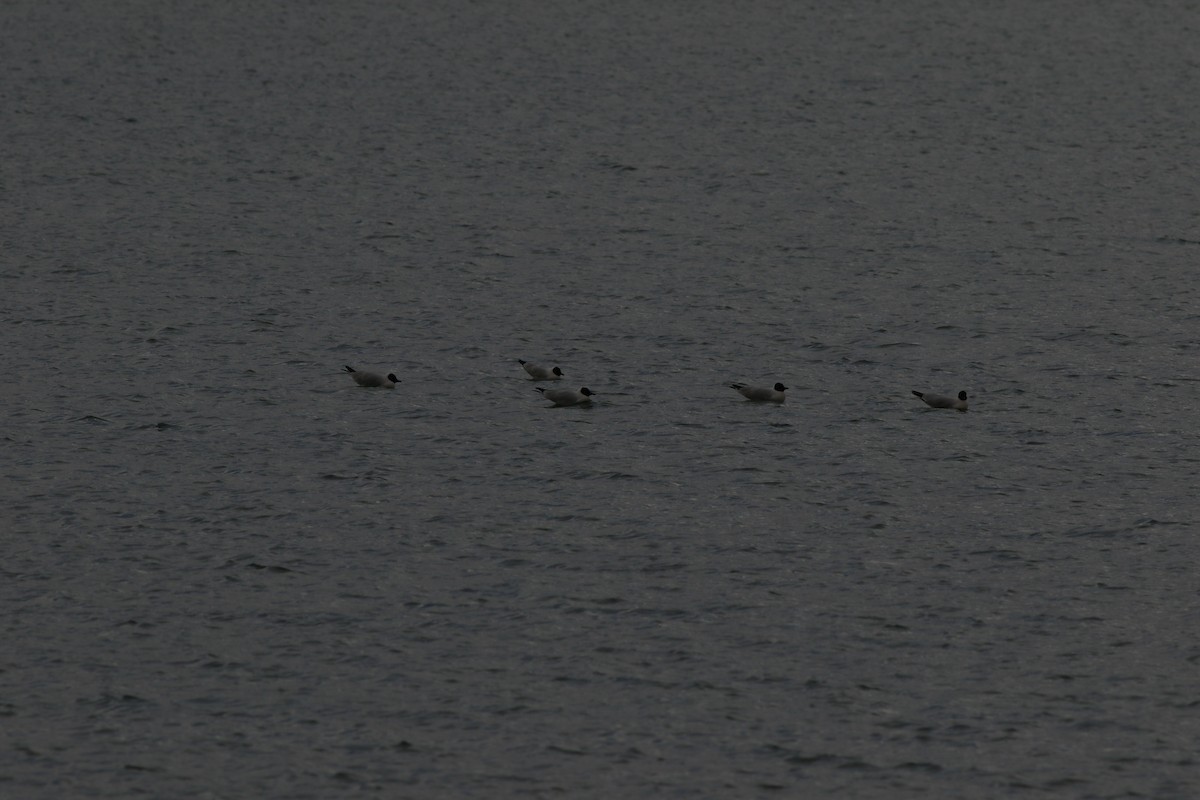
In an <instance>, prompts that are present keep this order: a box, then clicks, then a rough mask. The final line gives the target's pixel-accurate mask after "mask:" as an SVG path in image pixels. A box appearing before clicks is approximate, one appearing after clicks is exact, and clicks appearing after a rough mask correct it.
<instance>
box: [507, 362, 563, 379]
mask: <svg viewBox="0 0 1200 800" xmlns="http://www.w3.org/2000/svg"><path fill="white" fill-rule="evenodd" d="M517 363H518V364H520V365H521V366H522V367H524V368H525V371H526V372H528V373H529V377H531V378H533V379H534V380H535V381H556V380H558V379H559V378H561V377H562V374H563V371H562V370H561V369H559V368H558V367H555V368H554V369H549V368H547V367H541V366H538V365H537V364H530V363H529V362H528V361H522V360H521V359H519V358H518V359H517Z"/></svg>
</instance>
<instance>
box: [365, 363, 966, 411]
mask: <svg viewBox="0 0 1200 800" xmlns="http://www.w3.org/2000/svg"><path fill="white" fill-rule="evenodd" d="M517 363H518V364H520V365H521V366H522V367H523V368H524V369H525V371H526V372H527V373H529V377H530V378H532V379H533V380H535V381H557V380H562V378H563V377H564V374H563V371H562V370H561V369H559V368H558V367H543V366H540V365H538V364H531V363H529V362H528V361H523V360H522V359H519V358H518V359H517ZM346 372H347V373H348V374H349V375H350V377H351V378H353V379H354V382H355V383H357V384H358V385H359V386H365V387H368V388H376V389H394V388H396V384H397V383H399V382H400V379H399V378H397V377H396V374H395V373H393V372H389V373H388V374H386V375H384V374H383V373H380V372H366V371H364V370H359V369H355V368H354V367H346ZM728 386H729V388H730V389H735V390H737V391H738V392H739V393H740V394H741V395H742V397H744V398H746V399H747V400H753V401H755V402H757V403H782V402H783V401H784V400H786V399H787V397H786V396H785V395H784V392H786V391H787V387H786V386H784V385H783V384H782V383H777V384H775V385H774V386H750V385H749V384H745V383H731V384H728ZM534 388H535V389H536V390H537V391H538V392H540V393H541V394H542V396H543V397H545V398H546V399H547V400H549V401H550V402H551V403H553V404H554V405H556V406H574V405H579V404H580V403H590V402H592V397H593V396H595V394H596V393H595V392H593V391H592V390H591V389H589V388H587V387H586V386H583V387H580V389H579V391H576V390H574V389H547V388H545V387H543V386H536V387H534ZM913 394H914V395H916V396H917V397H918V398H920V399H921V400H923V401H925V405H927V406H929V407H931V408H952V409H954V410H955V411H966V410H967V393H966V392H959V393H958V396H957V397H950V396H948V395H944V394H933V393H932V392H918V391H917V390H916V389H913Z"/></svg>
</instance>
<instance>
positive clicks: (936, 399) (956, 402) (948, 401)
mask: <svg viewBox="0 0 1200 800" xmlns="http://www.w3.org/2000/svg"><path fill="white" fill-rule="evenodd" d="M913 394H915V395H916V396H917V397H919V398H921V399H922V400H924V401H925V405H927V406H930V407H931V408H953V409H956V410H958V411H966V410H967V393H966V392H959V393H958V397H948V396H946V395H944V394H929V393H927V392H918V391H917V390H916V389H913Z"/></svg>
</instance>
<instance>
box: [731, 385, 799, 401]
mask: <svg viewBox="0 0 1200 800" xmlns="http://www.w3.org/2000/svg"><path fill="white" fill-rule="evenodd" d="M729 388H730V389H737V390H738V391H739V392H741V393H742V397H744V398H746V399H747V400H759V401H768V400H769V401H770V402H772V403H782V402H783V401H784V399H785V398H784V395H783V393H784V392H786V391H787V387H786V386H784V385H783V384H782V383H777V384H775V388H774V389H768V388H767V387H766V386H747V385H746V384H744V383H731V384H729Z"/></svg>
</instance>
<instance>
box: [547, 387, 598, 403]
mask: <svg viewBox="0 0 1200 800" xmlns="http://www.w3.org/2000/svg"><path fill="white" fill-rule="evenodd" d="M534 388H536V389H537V390H538V391H539V392H541V393H542V394H543V395H545V397H546V399H547V400H549V401H550V402H552V403H554V405H556V406H573V405H576V404H578V403H590V402H592V395H594V394H595V392H593V391H592V390H591V389H589V388H587V387H586V386H584V387H583V388H582V389H580V390H579V391H578V392H577V391H575V390H574V389H543V388H542V387H541V386H536V387H534Z"/></svg>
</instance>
